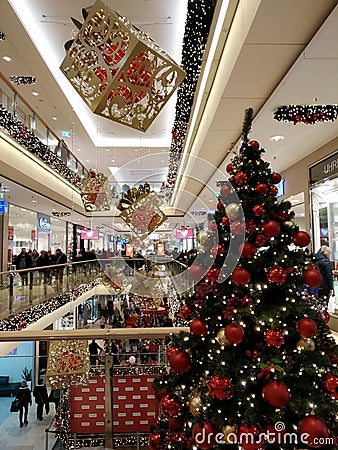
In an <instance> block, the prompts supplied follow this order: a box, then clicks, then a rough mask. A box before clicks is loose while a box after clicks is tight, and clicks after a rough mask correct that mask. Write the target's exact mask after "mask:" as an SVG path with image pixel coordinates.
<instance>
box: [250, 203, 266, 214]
mask: <svg viewBox="0 0 338 450" xmlns="http://www.w3.org/2000/svg"><path fill="white" fill-rule="evenodd" d="M252 211H253V213H254V215H255V216H256V217H260V216H262V215H263V214H264V213H265V209H264V208H263V206H262V205H255V206H253V207H252Z"/></svg>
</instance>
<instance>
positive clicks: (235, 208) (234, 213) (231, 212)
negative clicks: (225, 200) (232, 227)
mask: <svg viewBox="0 0 338 450" xmlns="http://www.w3.org/2000/svg"><path fill="white" fill-rule="evenodd" d="M240 210H241V205H240V204H239V203H229V204H228V205H227V206H226V207H225V212H226V215H227V216H228V217H229V219H235V218H236V217H238V214H239V212H240Z"/></svg>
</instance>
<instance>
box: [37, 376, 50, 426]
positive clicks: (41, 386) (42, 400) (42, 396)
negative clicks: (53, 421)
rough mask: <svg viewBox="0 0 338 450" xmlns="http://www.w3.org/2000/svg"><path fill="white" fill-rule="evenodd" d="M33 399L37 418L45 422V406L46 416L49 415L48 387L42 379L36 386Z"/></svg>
mask: <svg viewBox="0 0 338 450" xmlns="http://www.w3.org/2000/svg"><path fill="white" fill-rule="evenodd" d="M33 397H34V399H35V403H36V405H37V407H36V417H37V419H38V420H43V406H44V405H45V409H46V414H48V413H49V400H48V392H47V388H46V385H45V383H44V381H43V379H42V378H40V379H39V381H38V384H37V385H36V386H34V389H33Z"/></svg>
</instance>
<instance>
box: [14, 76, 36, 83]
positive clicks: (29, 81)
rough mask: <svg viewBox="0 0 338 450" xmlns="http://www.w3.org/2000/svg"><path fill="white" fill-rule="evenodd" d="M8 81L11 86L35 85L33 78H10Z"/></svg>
mask: <svg viewBox="0 0 338 450" xmlns="http://www.w3.org/2000/svg"><path fill="white" fill-rule="evenodd" d="M10 80H11V82H12V83H13V84H34V83H35V77H16V76H14V75H13V76H11V77H10Z"/></svg>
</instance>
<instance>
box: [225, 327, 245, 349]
mask: <svg viewBox="0 0 338 450" xmlns="http://www.w3.org/2000/svg"><path fill="white" fill-rule="evenodd" d="M224 335H225V338H226V340H227V341H228V342H229V344H240V343H241V342H242V341H243V339H244V330H243V328H242V327H241V326H240V325H238V324H237V323H231V324H230V325H227V326H226V327H225V329H224Z"/></svg>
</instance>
